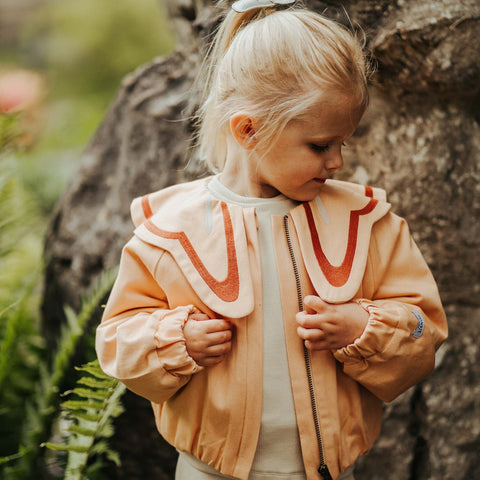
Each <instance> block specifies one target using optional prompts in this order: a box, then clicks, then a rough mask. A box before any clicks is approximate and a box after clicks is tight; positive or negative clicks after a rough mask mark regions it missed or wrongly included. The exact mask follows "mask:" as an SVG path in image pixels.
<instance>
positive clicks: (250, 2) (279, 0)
mask: <svg viewBox="0 0 480 480" xmlns="http://www.w3.org/2000/svg"><path fill="white" fill-rule="evenodd" d="M294 3H295V0H238V1H237V2H235V3H234V4H233V5H232V8H233V9H234V10H235V11H236V12H238V13H243V12H246V11H248V10H253V9H255V8H267V7H275V6H277V5H278V6H283V5H293V4H294Z"/></svg>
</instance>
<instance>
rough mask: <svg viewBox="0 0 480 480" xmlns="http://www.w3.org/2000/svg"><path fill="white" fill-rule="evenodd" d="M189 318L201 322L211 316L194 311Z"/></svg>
mask: <svg viewBox="0 0 480 480" xmlns="http://www.w3.org/2000/svg"><path fill="white" fill-rule="evenodd" d="M188 318H189V320H197V321H199V322H201V321H204V320H209V319H210V317H209V316H208V315H205V314H204V313H192V314H191V315H189V316H188Z"/></svg>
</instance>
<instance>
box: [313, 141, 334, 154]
mask: <svg viewBox="0 0 480 480" xmlns="http://www.w3.org/2000/svg"><path fill="white" fill-rule="evenodd" d="M330 147H331V144H330V143H326V144H318V143H309V144H308V148H310V150H312V152H315V153H324V152H327V151H328V150H329V149H330Z"/></svg>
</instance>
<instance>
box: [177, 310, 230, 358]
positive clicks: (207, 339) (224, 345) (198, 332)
mask: <svg viewBox="0 0 480 480" xmlns="http://www.w3.org/2000/svg"><path fill="white" fill-rule="evenodd" d="M183 334H184V336H185V343H186V346H187V352H188V354H189V355H190V356H191V357H192V358H193V359H194V360H195V362H197V363H198V365H201V366H202V367H211V366H212V365H216V364H217V363H220V362H222V361H223V360H224V359H225V356H226V355H227V354H228V352H230V350H231V348H232V325H231V323H230V322H228V321H226V320H222V319H218V318H214V319H211V318H208V316H207V315H205V314H203V313H193V314H191V315H189V317H188V320H187V321H186V323H185V326H184V327H183Z"/></svg>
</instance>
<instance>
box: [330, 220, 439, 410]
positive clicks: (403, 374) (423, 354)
mask: <svg viewBox="0 0 480 480" xmlns="http://www.w3.org/2000/svg"><path fill="white" fill-rule="evenodd" d="M367 269H368V272H369V273H368V275H369V276H370V278H371V279H372V280H371V282H370V283H371V284H373V285H372V288H370V290H371V291H373V295H372V298H369V299H359V300H358V303H359V304H360V305H361V306H362V307H363V308H365V309H366V310H367V312H368V313H369V320H368V324H367V326H366V328H365V330H364V332H363V334H362V335H361V337H360V338H358V339H357V340H355V342H354V343H353V344H351V345H347V346H346V347H344V348H341V349H339V350H337V351H335V352H334V356H335V358H336V359H337V360H338V361H339V362H341V363H343V370H344V372H345V373H346V374H347V375H349V376H350V377H352V378H353V379H355V380H356V381H358V382H359V383H360V384H362V385H363V386H364V387H365V388H367V389H368V390H370V391H371V392H372V393H373V394H374V395H376V396H377V397H378V398H380V399H381V400H383V401H386V402H389V401H392V400H393V399H394V398H396V397H397V396H398V395H400V394H401V393H402V392H404V391H405V390H406V389H408V388H409V387H411V386H412V385H414V384H416V383H418V382H419V381H421V380H422V379H424V378H425V377H427V376H428V375H429V374H430V373H431V372H432V370H433V368H434V365H435V351H436V350H437V348H438V347H439V346H440V344H441V343H442V342H443V341H444V340H445V339H446V337H447V322H446V317H445V313H444V310H443V308H442V304H441V301H440V296H439V293H438V288H437V285H436V283H435V280H434V279H433V276H432V274H431V272H430V270H429V268H428V266H427V264H426V262H425V260H424V258H423V257H422V254H421V253H420V251H419V249H418V248H417V246H416V245H415V243H414V241H413V239H412V238H411V236H410V233H409V230H408V226H407V224H406V222H405V220H403V219H401V218H400V217H398V216H396V215H394V214H391V213H390V214H387V215H386V216H385V217H384V218H383V219H381V220H380V221H379V222H377V224H375V226H374V228H373V229H372V240H371V245H370V259H369V262H368V264H367Z"/></svg>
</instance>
